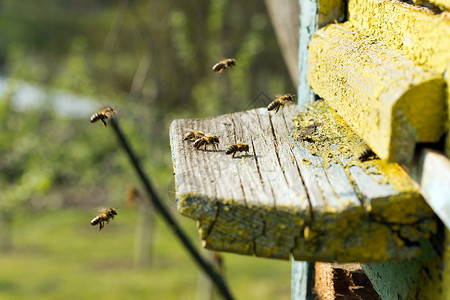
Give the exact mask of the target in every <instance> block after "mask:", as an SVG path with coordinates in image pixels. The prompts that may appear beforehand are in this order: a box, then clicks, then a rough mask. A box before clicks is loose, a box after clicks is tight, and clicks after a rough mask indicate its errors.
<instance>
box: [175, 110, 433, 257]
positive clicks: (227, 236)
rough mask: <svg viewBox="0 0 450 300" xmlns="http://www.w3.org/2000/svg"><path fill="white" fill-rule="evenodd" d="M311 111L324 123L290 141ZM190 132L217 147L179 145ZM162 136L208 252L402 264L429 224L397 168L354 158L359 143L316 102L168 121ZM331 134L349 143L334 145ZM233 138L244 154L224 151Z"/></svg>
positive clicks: (181, 198)
mask: <svg viewBox="0 0 450 300" xmlns="http://www.w3.org/2000/svg"><path fill="white" fill-rule="evenodd" d="M297 114H300V115H299V116H297ZM310 117H314V118H316V121H323V122H327V124H325V125H323V126H321V128H320V129H317V131H318V133H317V134H315V135H314V136H313V137H312V138H313V139H317V143H316V142H314V141H313V142H312V143H310V142H305V141H296V140H295V139H294V138H292V136H291V135H293V136H294V137H295V136H296V134H297V132H298V130H299V128H294V125H295V124H297V125H298V124H301V122H302V121H301V120H299V118H300V119H305V120H307V119H308V118H310ZM294 118H296V120H297V121H295V122H294V121H293V119H294ZM332 128H334V130H332ZM188 130H201V131H203V132H205V133H207V134H214V135H218V136H219V137H220V146H219V149H218V150H212V149H208V150H206V151H205V150H195V149H194V148H193V146H192V143H191V142H188V141H183V136H184V135H185V133H186V132H187V131H188ZM300 130H301V128H300ZM336 130H337V131H336ZM338 134H341V135H349V136H350V137H351V138H347V137H345V136H341V137H339V136H338ZM170 135H171V147H172V157H173V164H174V170H175V183H176V188H177V199H178V209H179V211H180V213H182V214H183V215H185V216H188V217H190V218H193V219H195V220H196V221H197V222H198V228H199V232H200V237H201V239H202V242H203V246H204V247H206V248H208V249H211V250H217V251H229V252H235V253H240V254H247V255H256V256H261V257H271V258H279V259H288V257H289V255H290V254H293V256H294V258H295V259H296V260H311V261H341V262H348V261H361V262H374V261H386V260H401V259H407V258H413V257H415V256H417V255H418V254H419V252H418V250H419V246H418V244H417V241H419V240H420V239H422V238H426V237H428V236H429V235H430V233H431V232H433V228H434V227H435V226H434V220H433V213H432V211H431V210H430V208H429V207H428V206H427V205H426V203H425V202H424V201H423V198H422V196H421V195H420V193H419V190H418V188H417V186H416V185H415V184H414V182H413V181H412V180H411V179H410V178H409V177H408V175H407V174H406V173H405V172H403V170H402V169H401V168H400V167H399V166H398V165H396V164H387V163H384V162H382V161H380V160H377V161H367V162H364V163H363V164H360V163H358V162H357V159H356V158H355V157H356V154H357V151H360V150H361V149H363V147H364V143H363V142H362V140H361V139H360V138H359V137H357V136H356V135H355V134H354V133H352V132H351V131H350V129H349V128H348V127H347V126H346V125H345V123H344V121H343V120H342V119H340V118H339V116H337V115H336V114H335V113H334V112H332V110H331V109H330V108H329V106H328V105H327V104H326V103H324V102H323V101H318V102H315V103H314V104H312V105H310V106H308V107H300V106H295V105H293V106H288V107H285V108H283V109H282V110H280V112H278V113H277V114H273V113H269V112H267V109H266V108H259V109H254V110H250V111H246V112H240V113H234V114H228V115H223V116H219V117H216V118H208V119H184V120H175V121H174V122H173V123H172V125H171V132H170ZM297 139H298V138H297ZM339 140H345V143H347V145H345V147H343V146H342V145H339V144H334V142H336V141H339ZM326 141H328V142H326ZM330 141H334V142H330ZM236 142H244V143H248V144H249V145H250V153H249V154H248V155H245V153H243V154H241V155H237V156H236V158H235V159H233V158H231V157H230V156H227V155H225V149H226V148H227V146H228V145H230V144H232V143H236ZM336 143H338V142H336ZM312 144H314V145H316V144H317V145H318V146H317V147H316V148H315V150H314V151H312V150H311V145H312ZM349 149H350V150H349ZM351 149H353V150H351ZM340 151H345V152H346V153H345V154H343V153H340ZM348 151H353V152H352V153H348ZM333 153H334V154H333ZM323 157H325V158H326V157H331V158H332V159H331V160H330V161H328V160H327V159H323Z"/></svg>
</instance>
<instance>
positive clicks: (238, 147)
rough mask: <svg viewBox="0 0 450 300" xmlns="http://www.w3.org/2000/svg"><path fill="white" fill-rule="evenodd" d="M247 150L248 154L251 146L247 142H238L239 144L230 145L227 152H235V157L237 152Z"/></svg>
mask: <svg viewBox="0 0 450 300" xmlns="http://www.w3.org/2000/svg"><path fill="white" fill-rule="evenodd" d="M243 151H245V152H246V154H248V151H249V147H248V145H247V144H245V143H237V144H233V145H231V146H230V147H228V149H227V152H226V154H227V155H229V154H233V155H232V157H233V158H234V155H235V154H236V152H243Z"/></svg>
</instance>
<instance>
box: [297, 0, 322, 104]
mask: <svg viewBox="0 0 450 300" xmlns="http://www.w3.org/2000/svg"><path fill="white" fill-rule="evenodd" d="M318 11H319V2H318V1H317V0H300V22H299V35H300V36H299V47H298V91H297V97H298V104H306V103H311V102H314V99H315V95H314V92H313V91H312V90H311V88H310V87H309V85H308V80H307V78H306V76H307V73H308V64H307V58H308V44H309V41H310V40H311V37H312V36H313V34H314V33H315V32H316V31H317V29H318V27H319V25H318V20H319V17H318Z"/></svg>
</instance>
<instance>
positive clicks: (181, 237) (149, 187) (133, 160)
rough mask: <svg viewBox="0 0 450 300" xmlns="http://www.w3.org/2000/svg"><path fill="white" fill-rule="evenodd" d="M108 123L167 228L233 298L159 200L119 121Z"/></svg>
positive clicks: (228, 295)
mask: <svg viewBox="0 0 450 300" xmlns="http://www.w3.org/2000/svg"><path fill="white" fill-rule="evenodd" d="M110 124H111V127H112V129H113V130H114V133H115V134H116V136H117V139H118V141H119V144H120V146H121V147H122V148H123V150H124V151H125V152H126V154H127V155H128V158H129V159H130V162H131V164H132V165H133V167H134V170H135V171H136V173H137V175H138V176H139V178H140V179H141V181H142V184H143V185H144V187H145V189H146V190H147V193H148V194H149V195H150V200H151V201H152V204H153V206H154V207H155V209H156V210H157V211H158V212H159V213H160V214H161V216H163V218H164V220H165V221H166V223H167V224H168V225H169V228H171V229H172V230H173V232H174V233H175V235H176V236H177V237H178V239H179V240H180V241H181V242H182V244H183V245H184V247H185V248H186V249H187V250H188V252H189V254H190V255H191V256H192V258H193V259H194V260H195V261H196V262H197V264H198V265H199V266H200V267H201V268H202V269H203V271H204V272H205V273H206V274H207V275H208V276H209V277H210V278H211V280H212V281H213V282H214V284H215V285H216V286H217V289H218V290H219V291H220V293H221V294H222V296H223V297H224V299H227V300H228V299H229V300H231V299H233V296H232V295H231V292H230V291H229V289H228V287H227V285H226V283H225V281H224V280H223V278H222V276H220V275H219V274H218V273H217V272H216V271H215V270H214V268H213V267H212V266H211V264H209V263H208V262H207V261H206V260H205V259H204V258H203V257H202V256H201V255H200V253H199V252H198V251H197V249H196V248H195V247H194V246H193V245H192V243H191V242H190V240H189V239H188V237H187V235H186V234H185V233H184V232H183V230H182V229H181V227H180V226H179V225H178V224H177V222H176V221H175V219H174V218H173V217H172V215H171V214H170V212H169V211H168V210H167V208H166V207H165V206H164V204H163V202H162V201H161V199H160V198H159V196H158V194H157V193H156V191H155V189H154V188H153V186H152V184H151V182H150V179H149V178H148V177H147V176H146V174H145V173H144V171H143V170H142V168H141V164H140V163H139V160H138V159H137V157H136V155H134V152H133V150H131V147H130V145H129V143H128V141H127V140H126V138H125V136H124V135H123V133H122V130H121V129H120V127H119V123H118V121H117V119H111V121H110Z"/></svg>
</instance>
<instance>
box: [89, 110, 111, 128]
mask: <svg viewBox="0 0 450 300" xmlns="http://www.w3.org/2000/svg"><path fill="white" fill-rule="evenodd" d="M115 115H117V111H116V109H115V108H113V107H107V108H105V109H103V110H102V111H99V112H98V113H95V114H93V115H92V117H91V123H95V122H97V121H98V120H100V121H102V122H103V125H105V127H106V126H108V125H107V124H106V122H105V120H108V119H111V118H113V117H114V116H115Z"/></svg>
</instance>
